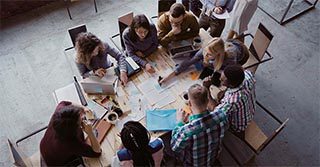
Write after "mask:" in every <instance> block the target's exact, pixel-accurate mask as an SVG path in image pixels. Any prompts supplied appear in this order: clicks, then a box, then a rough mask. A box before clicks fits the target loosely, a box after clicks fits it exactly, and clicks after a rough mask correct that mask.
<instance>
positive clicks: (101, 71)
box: [93, 68, 107, 78]
mask: <svg viewBox="0 0 320 167" xmlns="http://www.w3.org/2000/svg"><path fill="white" fill-rule="evenodd" d="M93 72H94V74H95V75H97V76H98V77H100V78H102V77H103V76H104V75H106V72H107V70H106V69H104V68H99V69H97V70H95V71H93Z"/></svg>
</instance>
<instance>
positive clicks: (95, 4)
mask: <svg viewBox="0 0 320 167" xmlns="http://www.w3.org/2000/svg"><path fill="white" fill-rule="evenodd" d="M93 3H94V9H95V10H96V13H97V12H98V9H97V3H96V0H93Z"/></svg>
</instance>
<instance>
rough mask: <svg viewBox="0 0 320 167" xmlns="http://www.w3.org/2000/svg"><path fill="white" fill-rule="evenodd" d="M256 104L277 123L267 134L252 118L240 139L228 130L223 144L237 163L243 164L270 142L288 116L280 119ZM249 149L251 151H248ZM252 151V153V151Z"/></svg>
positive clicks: (257, 102) (283, 125)
mask: <svg viewBox="0 0 320 167" xmlns="http://www.w3.org/2000/svg"><path fill="white" fill-rule="evenodd" d="M256 104H257V106H258V107H259V108H261V109H262V110H263V111H264V112H265V113H266V114H267V115H268V116H269V117H270V118H271V119H270V121H275V122H276V123H278V125H279V126H278V127H277V128H276V129H273V130H272V133H271V134H270V135H267V134H266V133H265V132H264V131H263V130H262V129H261V126H259V125H258V124H257V123H256V121H255V120H254V119H253V120H252V121H251V123H250V124H249V126H248V127H247V129H246V130H245V139H244V140H243V139H240V138H238V137H236V136H235V135H233V134H231V133H230V132H229V133H227V134H226V136H225V138H224V141H223V145H224V148H226V150H227V151H228V152H229V154H230V155H231V156H232V157H233V159H234V160H235V161H236V162H237V163H238V164H239V165H241V166H242V165H244V164H246V163H247V162H248V161H249V160H251V159H252V158H253V157H254V156H255V155H259V153H261V152H262V151H263V150H264V149H265V148H266V147H267V146H268V145H269V144H270V142H271V141H272V140H273V139H274V138H275V137H276V136H277V135H278V134H279V133H280V132H281V131H282V130H283V129H284V127H285V126H286V123H287V122H288V121H289V118H287V119H285V121H281V120H280V119H279V118H278V117H276V116H275V115H274V114H273V113H272V112H271V111H270V110H268V109H267V108H266V107H264V106H263V105H262V104H261V103H260V102H259V101H256ZM250 150H251V151H250ZM252 151H253V152H254V153H252Z"/></svg>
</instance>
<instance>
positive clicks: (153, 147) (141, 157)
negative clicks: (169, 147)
mask: <svg viewBox="0 0 320 167" xmlns="http://www.w3.org/2000/svg"><path fill="white" fill-rule="evenodd" d="M120 137H121V141H122V144H123V146H124V148H123V149H121V150H119V151H118V152H117V155H116V156H115V157H114V158H113V163H112V166H160V164H161V160H162V158H163V148H164V145H163V142H162V140H161V139H160V138H157V139H155V140H153V141H152V142H150V134H149V132H148V130H147V129H146V128H145V127H144V126H143V125H142V124H140V123H139V122H135V121H129V122H127V123H125V124H124V126H123V129H122V130H121V132H120Z"/></svg>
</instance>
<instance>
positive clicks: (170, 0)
mask: <svg viewBox="0 0 320 167" xmlns="http://www.w3.org/2000/svg"><path fill="white" fill-rule="evenodd" d="M174 3H176V0H158V17H160V16H161V15H162V14H163V13H164V12H166V11H169V10H170V7H171V5H172V4H174Z"/></svg>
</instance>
